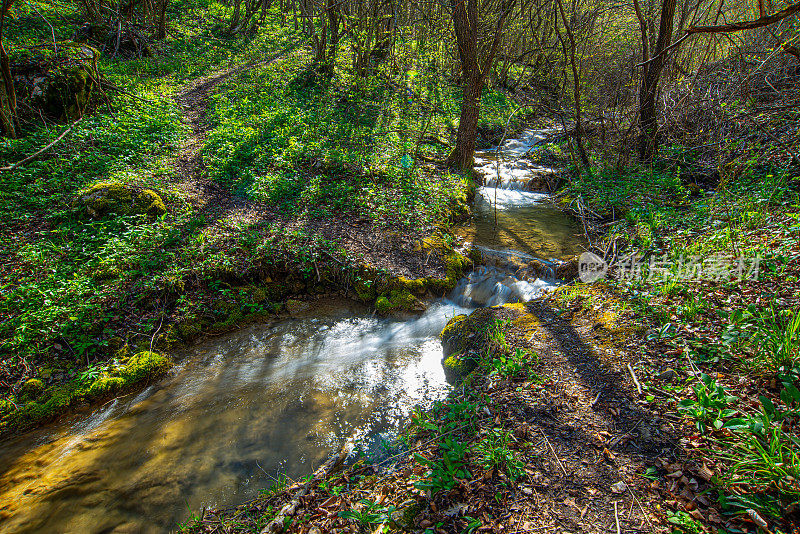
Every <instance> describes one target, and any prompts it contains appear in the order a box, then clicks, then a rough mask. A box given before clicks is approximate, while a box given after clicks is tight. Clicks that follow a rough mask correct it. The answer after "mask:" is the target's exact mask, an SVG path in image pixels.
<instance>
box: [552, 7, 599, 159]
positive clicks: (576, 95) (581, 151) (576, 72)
mask: <svg viewBox="0 0 800 534" xmlns="http://www.w3.org/2000/svg"><path fill="white" fill-rule="evenodd" d="M558 10H559V12H560V13H561V20H562V21H563V22H564V29H566V31H567V38H568V39H569V62H570V66H571V67H572V96H573V99H574V100H575V132H574V135H573V137H574V138H575V146H576V147H577V149H578V157H579V158H580V160H581V166H582V167H583V168H584V169H588V168H589V167H591V162H590V161H589V156H588V155H587V154H586V148H584V146H583V137H584V136H583V116H582V113H581V111H582V108H581V78H580V69H578V62H577V60H576V58H575V48H576V46H575V34H574V33H572V26H570V23H569V22H567V15H566V13H564V4H563V2H562V0H558ZM556 30H558V28H556ZM558 40H559V41H561V45H562V47H563V46H564V41H563V40H562V38H561V32H560V31H559V32H558ZM564 48H566V47H564ZM565 51H566V50H565Z"/></svg>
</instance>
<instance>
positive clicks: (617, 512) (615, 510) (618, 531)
mask: <svg viewBox="0 0 800 534" xmlns="http://www.w3.org/2000/svg"><path fill="white" fill-rule="evenodd" d="M617 502H619V501H614V520H615V521H616V522H617V534H620V530H619V511H618V510H617Z"/></svg>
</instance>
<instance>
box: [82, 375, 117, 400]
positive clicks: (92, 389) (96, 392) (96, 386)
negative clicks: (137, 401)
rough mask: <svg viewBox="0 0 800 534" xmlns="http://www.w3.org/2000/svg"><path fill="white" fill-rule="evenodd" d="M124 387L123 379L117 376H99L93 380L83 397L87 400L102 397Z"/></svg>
mask: <svg viewBox="0 0 800 534" xmlns="http://www.w3.org/2000/svg"><path fill="white" fill-rule="evenodd" d="M124 386H125V379H124V378H122V377H119V376H101V377H100V378H98V379H97V380H95V381H94V382H93V383H92V385H91V386H89V389H88V390H86V393H85V396H86V397H87V399H88V398H96V397H103V396H106V395H109V394H111V393H115V392H117V391H119V390H120V389H122V388H123V387H124Z"/></svg>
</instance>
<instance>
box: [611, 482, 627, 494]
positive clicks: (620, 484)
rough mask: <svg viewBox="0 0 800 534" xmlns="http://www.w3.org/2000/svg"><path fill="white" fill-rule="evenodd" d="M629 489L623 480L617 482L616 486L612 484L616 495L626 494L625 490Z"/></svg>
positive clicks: (612, 489)
mask: <svg viewBox="0 0 800 534" xmlns="http://www.w3.org/2000/svg"><path fill="white" fill-rule="evenodd" d="M627 489H628V485H627V484H625V482H623V481H622V480H620V481H619V482H617V483H616V484H611V491H613V492H614V493H624V492H625V490H627Z"/></svg>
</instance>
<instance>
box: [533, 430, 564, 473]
mask: <svg viewBox="0 0 800 534" xmlns="http://www.w3.org/2000/svg"><path fill="white" fill-rule="evenodd" d="M539 432H541V433H542V436H543V437H544V440H545V442H546V443H547V446H548V447H550V452H552V453H553V456H555V457H556V461H557V462H558V465H559V466H560V467H561V471H563V472H564V476H569V475H567V470H566V468H565V467H564V464H563V463H561V458H559V457H558V454H556V450H555V449H554V448H553V446H552V445H551V444H550V440H549V439H547V434H545V433H544V430H542V429H541V428H540V429H539Z"/></svg>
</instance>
